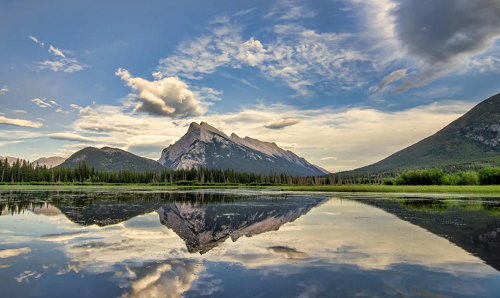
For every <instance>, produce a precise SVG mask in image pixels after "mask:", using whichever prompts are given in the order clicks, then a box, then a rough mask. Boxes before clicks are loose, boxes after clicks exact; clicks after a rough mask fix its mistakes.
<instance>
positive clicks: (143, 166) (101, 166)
mask: <svg viewBox="0 0 500 298" xmlns="http://www.w3.org/2000/svg"><path fill="white" fill-rule="evenodd" d="M83 161H85V163H86V164H87V165H88V166H90V167H93V168H94V169H96V170H98V171H120V170H122V171H126V170H130V171H135V172H146V171H149V172H161V171H164V170H166V169H165V168H164V167H163V166H162V165H160V164H158V163H157V162H156V161H154V160H152V159H148V158H145V157H140V156H137V155H135V154H133V153H130V152H127V151H124V150H121V149H118V148H112V147H102V148H100V149H99V148H95V147H86V148H84V149H82V150H80V151H77V152H75V153H74V154H73V155H71V156H70V157H69V158H68V159H67V160H66V161H64V162H63V163H62V164H60V165H59V166H58V167H60V168H68V167H69V168H72V169H74V168H76V167H77V166H78V165H80V164H81V163H82V162H83Z"/></svg>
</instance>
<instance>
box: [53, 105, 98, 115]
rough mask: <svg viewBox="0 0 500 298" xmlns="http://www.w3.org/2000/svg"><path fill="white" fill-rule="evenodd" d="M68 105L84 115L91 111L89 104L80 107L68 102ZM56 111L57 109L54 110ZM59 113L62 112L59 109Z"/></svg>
mask: <svg viewBox="0 0 500 298" xmlns="http://www.w3.org/2000/svg"><path fill="white" fill-rule="evenodd" d="M69 106H70V107H71V108H72V109H73V110H78V113H79V114H80V115H86V114H89V113H90V112H91V111H92V108H91V107H90V106H87V107H85V108H84V107H80V106H79V105H75V104H70V105H69ZM56 112H57V111H56ZM59 113H62V111H61V112H59ZM66 114H67V112H66Z"/></svg>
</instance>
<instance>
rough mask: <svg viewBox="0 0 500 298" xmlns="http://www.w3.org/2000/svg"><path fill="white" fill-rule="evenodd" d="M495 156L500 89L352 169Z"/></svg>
mask: <svg viewBox="0 0 500 298" xmlns="http://www.w3.org/2000/svg"><path fill="white" fill-rule="evenodd" d="M492 158H493V159H495V158H498V163H499V164H500V93H499V94H496V95H493V96H491V97H490V98H488V99H486V100H484V101H482V102H480V103H479V104H477V105H476V106H475V107H474V108H472V109H471V110H470V111H468V112H467V113H465V114H464V115H462V116H461V117H460V118H458V119H456V120H455V121H453V122H452V123H450V124H449V125H447V126H446V127H444V128H443V129H441V130H440V131H438V132H437V133H435V134H434V135H431V136H429V137H427V138H425V139H423V140H421V141H419V142H417V143H415V144H413V145H411V146H409V147H407V148H404V149H402V150H400V151H398V152H396V153H394V154H392V155H390V156H389V157H387V158H385V159H383V160H381V161H379V162H376V163H374V164H371V165H368V166H365V167H361V168H358V169H355V170H354V171H355V172H373V171H385V170H401V169H410V168H419V167H439V166H446V165H450V164H461V163H462V164H463V163H473V162H481V161H486V160H487V159H492Z"/></svg>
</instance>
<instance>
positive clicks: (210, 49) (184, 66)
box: [157, 24, 371, 97]
mask: <svg viewBox="0 0 500 298" xmlns="http://www.w3.org/2000/svg"><path fill="white" fill-rule="evenodd" d="M241 31H242V28H240V27H238V26H235V25H234V24H222V25H220V24H217V25H214V26H211V27H210V28H209V34H207V35H204V36H202V37H198V38H196V39H194V40H193V41H191V42H185V43H182V44H181V45H180V46H179V47H178V49H177V51H176V52H175V54H174V55H171V56H169V57H167V58H165V59H161V60H160V61H159V66H158V67H157V70H158V71H159V72H160V73H161V74H163V75H164V76H171V75H177V76H181V77H185V78H188V79H201V78H203V76H205V75H209V74H212V73H214V72H215V71H217V69H219V68H222V67H231V68H241V67H243V66H250V67H256V68H258V69H259V70H260V71H261V72H262V73H263V74H264V77H265V78H266V79H268V80H271V81H272V80H274V79H276V78H279V79H281V80H283V81H284V83H285V84H286V85H287V86H289V87H290V88H292V89H293V90H295V91H296V92H297V96H303V97H308V96H311V95H312V94H313V92H312V91H311V90H310V87H311V86H313V85H315V84H321V85H322V87H323V88H324V89H340V90H351V89H354V88H359V87H361V86H363V85H365V84H366V82H365V80H364V79H361V78H360V77H361V76H360V71H361V70H360V69H359V67H360V63H364V64H366V65H367V67H371V66H370V59H369V57H368V56H366V55H365V54H363V53H361V52H359V51H357V50H355V49H352V48H349V47H347V46H346V45H345V44H344V42H345V41H346V40H347V39H349V38H352V37H353V36H352V35H351V34H347V33H341V34H336V33H330V32H329V33H318V32H316V31H314V30H310V29H306V28H304V27H302V26H299V25H295V24H287V25H277V26H275V27H274V31H275V33H277V34H278V36H276V38H275V39H274V40H271V41H270V42H269V43H267V44H264V43H262V42H261V41H260V40H258V39H257V38H255V37H250V38H249V39H248V40H244V39H243V37H242V32H241ZM247 82H248V81H247ZM254 87H255V86H254Z"/></svg>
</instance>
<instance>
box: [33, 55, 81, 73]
mask: <svg viewBox="0 0 500 298" xmlns="http://www.w3.org/2000/svg"><path fill="white" fill-rule="evenodd" d="M86 67H89V66H88V65H86V64H82V63H80V62H79V61H78V60H76V59H71V58H62V59H59V60H56V61H53V60H45V61H41V62H37V63H36V67H35V69H37V70H45V69H50V70H52V71H54V72H58V71H62V72H65V73H73V72H77V71H82V70H83V69H84V68H86Z"/></svg>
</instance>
